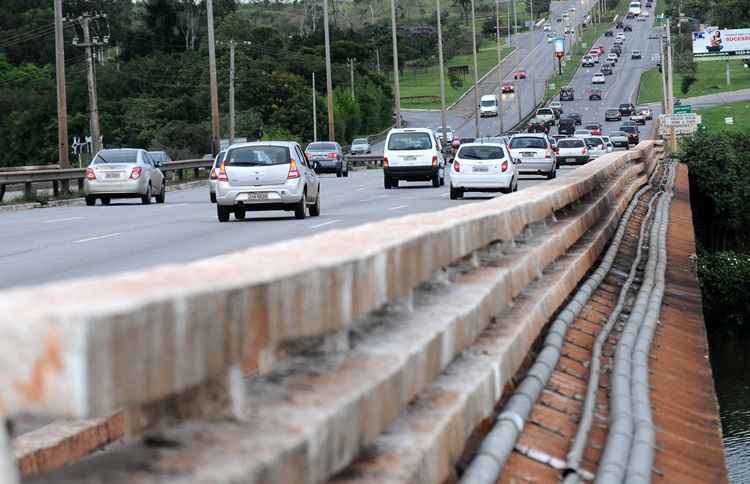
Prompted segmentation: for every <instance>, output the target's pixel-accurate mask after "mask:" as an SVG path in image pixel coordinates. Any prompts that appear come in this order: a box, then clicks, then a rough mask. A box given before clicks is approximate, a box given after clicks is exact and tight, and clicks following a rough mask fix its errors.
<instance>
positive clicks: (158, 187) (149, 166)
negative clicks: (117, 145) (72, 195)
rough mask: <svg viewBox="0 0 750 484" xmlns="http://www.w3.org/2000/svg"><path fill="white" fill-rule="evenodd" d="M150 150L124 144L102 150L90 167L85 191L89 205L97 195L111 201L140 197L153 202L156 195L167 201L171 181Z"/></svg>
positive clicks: (87, 170) (85, 182) (105, 203)
mask: <svg viewBox="0 0 750 484" xmlns="http://www.w3.org/2000/svg"><path fill="white" fill-rule="evenodd" d="M160 166H161V162H159V161H154V160H152V159H151V157H150V156H149V155H148V153H147V152H146V150H140V149H133V148H121V149H108V150H101V151H99V152H98V153H97V154H96V156H95V157H94V159H93V160H91V163H90V164H89V166H88V167H87V168H86V178H85V180H84V184H83V192H84V195H85V196H86V205H89V206H91V205H94V204H95V203H96V199H97V198H98V199H100V200H101V201H102V204H104V205H108V204H109V202H110V200H112V199H113V198H140V199H141V203H143V204H149V203H151V199H152V198H156V202H157V203H164V197H165V193H166V188H167V181H166V178H165V177H164V173H162V171H161V170H160V169H159V167H160Z"/></svg>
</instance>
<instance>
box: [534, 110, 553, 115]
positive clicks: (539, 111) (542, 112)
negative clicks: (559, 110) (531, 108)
mask: <svg viewBox="0 0 750 484" xmlns="http://www.w3.org/2000/svg"><path fill="white" fill-rule="evenodd" d="M536 114H537V115H539V114H541V115H547V114H555V113H554V111H552V109H550V108H542V109H537V111H536Z"/></svg>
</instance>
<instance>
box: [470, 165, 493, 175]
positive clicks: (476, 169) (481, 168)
mask: <svg viewBox="0 0 750 484" xmlns="http://www.w3.org/2000/svg"><path fill="white" fill-rule="evenodd" d="M472 171H473V172H474V173H477V172H480V173H483V172H488V171H490V168H489V167H488V166H475V167H473V168H472Z"/></svg>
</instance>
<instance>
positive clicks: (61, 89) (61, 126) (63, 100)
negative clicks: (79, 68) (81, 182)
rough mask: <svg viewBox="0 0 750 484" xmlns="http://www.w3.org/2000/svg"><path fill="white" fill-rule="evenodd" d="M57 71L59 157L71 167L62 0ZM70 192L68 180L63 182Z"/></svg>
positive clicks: (62, 165)
mask: <svg viewBox="0 0 750 484" xmlns="http://www.w3.org/2000/svg"><path fill="white" fill-rule="evenodd" d="M55 73H56V77H57V157H58V160H59V164H60V168H70V159H69V158H68V101H67V96H66V94H65V39H64V38H63V23H62V0H55ZM62 191H63V193H68V181H67V180H64V181H63V183H62Z"/></svg>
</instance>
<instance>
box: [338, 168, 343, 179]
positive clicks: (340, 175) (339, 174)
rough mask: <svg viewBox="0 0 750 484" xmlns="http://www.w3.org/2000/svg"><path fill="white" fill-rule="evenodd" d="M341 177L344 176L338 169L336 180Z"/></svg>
mask: <svg viewBox="0 0 750 484" xmlns="http://www.w3.org/2000/svg"><path fill="white" fill-rule="evenodd" d="M342 176H344V174H343V172H342V171H341V168H339V169H338V170H337V171H336V178H341V177H342Z"/></svg>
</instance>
